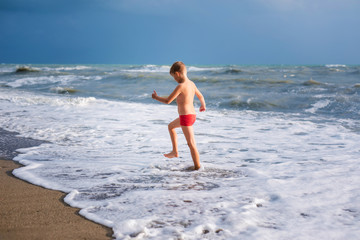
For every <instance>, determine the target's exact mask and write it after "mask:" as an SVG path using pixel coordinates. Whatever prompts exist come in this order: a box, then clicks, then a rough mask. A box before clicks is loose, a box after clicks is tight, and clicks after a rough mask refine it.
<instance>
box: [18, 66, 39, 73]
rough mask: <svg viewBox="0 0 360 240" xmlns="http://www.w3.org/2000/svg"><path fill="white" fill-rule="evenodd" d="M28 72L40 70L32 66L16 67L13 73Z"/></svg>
mask: <svg viewBox="0 0 360 240" xmlns="http://www.w3.org/2000/svg"><path fill="white" fill-rule="evenodd" d="M29 72H40V69H38V68H33V67H26V66H23V67H17V68H16V70H15V73H29Z"/></svg>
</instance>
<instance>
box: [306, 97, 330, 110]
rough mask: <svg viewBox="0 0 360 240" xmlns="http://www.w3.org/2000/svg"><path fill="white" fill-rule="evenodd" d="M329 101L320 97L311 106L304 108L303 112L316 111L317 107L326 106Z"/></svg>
mask: <svg viewBox="0 0 360 240" xmlns="http://www.w3.org/2000/svg"><path fill="white" fill-rule="evenodd" d="M330 103H331V101H330V100H329V99H321V100H320V101H317V102H316V103H314V104H313V105H312V107H311V108H309V109H306V110H305V112H308V113H313V114H314V113H316V112H317V111H318V110H319V109H321V108H325V107H327V106H328V105H329V104H330Z"/></svg>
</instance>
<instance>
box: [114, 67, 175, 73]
mask: <svg viewBox="0 0 360 240" xmlns="http://www.w3.org/2000/svg"><path fill="white" fill-rule="evenodd" d="M121 71H122V72H155V73H157V72H161V73H165V72H166V73H168V72H169V71H170V66H166V65H160V66H159V65H144V66H136V67H131V68H127V69H122V70H121Z"/></svg>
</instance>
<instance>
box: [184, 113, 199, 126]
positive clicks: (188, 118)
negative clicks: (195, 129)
mask: <svg viewBox="0 0 360 240" xmlns="http://www.w3.org/2000/svg"><path fill="white" fill-rule="evenodd" d="M195 120H196V115H195V114H187V115H180V126H192V125H193V124H194V123H195Z"/></svg>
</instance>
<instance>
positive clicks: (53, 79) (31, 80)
mask: <svg viewBox="0 0 360 240" xmlns="http://www.w3.org/2000/svg"><path fill="white" fill-rule="evenodd" d="M78 78H79V77H78V76H76V75H67V76H43V77H25V78H18V79H16V80H15V81H13V82H9V83H7V85H8V86H10V87H13V88H19V87H23V86H29V85H35V84H49V83H61V84H69V83H70V82H72V81H74V80H76V79H78Z"/></svg>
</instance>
